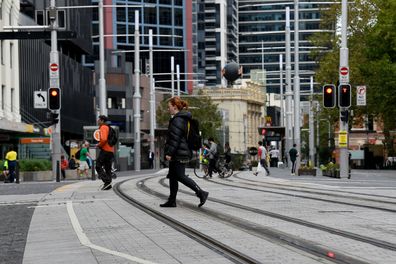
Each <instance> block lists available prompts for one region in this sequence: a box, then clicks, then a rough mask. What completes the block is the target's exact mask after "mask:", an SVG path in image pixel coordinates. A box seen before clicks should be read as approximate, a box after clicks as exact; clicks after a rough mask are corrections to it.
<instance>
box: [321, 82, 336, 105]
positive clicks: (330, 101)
mask: <svg viewBox="0 0 396 264" xmlns="http://www.w3.org/2000/svg"><path fill="white" fill-rule="evenodd" d="M335 105H336V96H335V86H334V84H325V85H323V106H324V107H326V108H333V107H335Z"/></svg>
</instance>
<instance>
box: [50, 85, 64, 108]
mask: <svg viewBox="0 0 396 264" xmlns="http://www.w3.org/2000/svg"><path fill="white" fill-rule="evenodd" d="M60 107H61V98H60V89H59V88H49V89H48V109H49V110H59V109H60Z"/></svg>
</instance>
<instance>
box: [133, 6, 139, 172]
mask: <svg viewBox="0 0 396 264" xmlns="http://www.w3.org/2000/svg"><path fill="white" fill-rule="evenodd" d="M139 62H140V34H139V11H138V10H135V93H134V94H133V118H134V121H133V124H134V132H135V135H134V153H133V154H134V155H133V161H134V163H135V171H140V160H141V156H140V98H141V96H140V68H139V67H140V65H139Z"/></svg>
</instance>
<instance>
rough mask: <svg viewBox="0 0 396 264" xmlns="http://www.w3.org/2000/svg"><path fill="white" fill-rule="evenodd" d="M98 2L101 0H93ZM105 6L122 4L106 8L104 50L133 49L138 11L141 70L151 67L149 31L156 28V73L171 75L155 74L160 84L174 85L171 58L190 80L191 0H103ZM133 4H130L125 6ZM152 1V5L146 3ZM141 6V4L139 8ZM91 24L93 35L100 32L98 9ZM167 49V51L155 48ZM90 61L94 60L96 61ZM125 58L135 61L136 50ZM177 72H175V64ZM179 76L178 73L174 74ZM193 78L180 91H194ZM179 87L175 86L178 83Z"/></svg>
mask: <svg viewBox="0 0 396 264" xmlns="http://www.w3.org/2000/svg"><path fill="white" fill-rule="evenodd" d="M92 3H93V4H97V3H98V0H92ZM104 4H105V5H120V7H114V8H110V7H108V8H104V32H105V35H107V37H105V49H108V50H113V51H115V52H117V51H133V49H134V46H135V39H134V31H135V10H138V11H139V21H140V27H139V31H140V34H141V38H140V50H141V53H140V59H141V65H140V66H141V73H143V74H147V73H148V70H149V68H148V67H149V60H148V58H149V53H148V52H144V51H143V50H146V51H147V50H148V47H149V38H148V34H149V30H150V29H152V31H153V49H154V63H153V72H154V74H158V73H164V74H166V73H168V75H158V76H155V80H156V81H157V84H156V85H157V86H162V87H167V88H170V87H171V81H170V80H171V74H170V73H171V57H172V56H173V57H174V61H175V65H179V66H180V72H181V78H180V79H181V80H188V79H189V77H188V76H187V75H185V74H184V73H186V72H192V53H191V52H189V51H190V50H191V48H192V43H193V42H192V41H193V40H192V26H191V25H192V24H191V23H192V22H191V19H192V3H191V1H183V0H174V1H172V0H151V1H144V0H136V1H125V0H104ZM128 4H130V5H131V7H128V6H125V5H128ZM144 4H150V5H151V6H145V7H144ZM136 5H141V7H136ZM93 11H94V20H93V23H92V29H93V35H94V36H98V35H99V17H98V10H97V9H94V10H93ZM93 44H94V51H95V52H94V53H95V55H96V58H94V59H93V60H95V59H98V57H97V56H98V54H99V38H98V37H94V43H93ZM155 50H166V51H162V52H160V51H155ZM93 60H91V61H93ZM126 60H127V61H129V62H134V53H133V52H128V53H126ZM174 72H175V73H176V66H175V70H174ZM174 78H175V79H176V75H175V77H174ZM192 84H193V83H192V81H190V82H189V81H182V82H181V90H182V91H188V90H189V91H190V92H191V90H192ZM175 86H176V85H175Z"/></svg>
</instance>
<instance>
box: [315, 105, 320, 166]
mask: <svg viewBox="0 0 396 264" xmlns="http://www.w3.org/2000/svg"><path fill="white" fill-rule="evenodd" d="M316 116H318V117H319V103H318V102H317V101H316ZM319 122H320V120H319V119H317V120H316V150H317V151H316V166H317V167H319V147H320V146H319Z"/></svg>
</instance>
